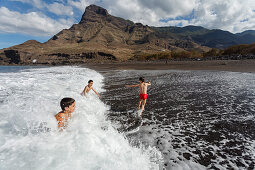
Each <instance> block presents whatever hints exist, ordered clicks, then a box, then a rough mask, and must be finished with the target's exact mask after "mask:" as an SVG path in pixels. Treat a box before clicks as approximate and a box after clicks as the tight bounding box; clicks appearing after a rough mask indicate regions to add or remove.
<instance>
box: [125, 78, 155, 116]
mask: <svg viewBox="0 0 255 170" xmlns="http://www.w3.org/2000/svg"><path fill="white" fill-rule="evenodd" d="M139 82H140V84H135V85H126V87H139V88H140V96H139V104H138V110H140V107H141V104H142V108H141V110H140V113H139V115H140V116H141V117H142V113H143V110H144V107H145V104H146V100H147V88H148V86H150V85H151V82H148V83H145V80H144V78H143V77H140V78H139Z"/></svg>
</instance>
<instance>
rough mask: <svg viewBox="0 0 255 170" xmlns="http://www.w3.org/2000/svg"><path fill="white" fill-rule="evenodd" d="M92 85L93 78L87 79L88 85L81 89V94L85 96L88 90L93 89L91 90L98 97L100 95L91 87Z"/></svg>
mask: <svg viewBox="0 0 255 170" xmlns="http://www.w3.org/2000/svg"><path fill="white" fill-rule="evenodd" d="M92 86H93V80H89V81H88V85H87V86H86V87H85V88H84V90H83V92H82V95H84V96H87V94H88V92H89V91H90V90H93V91H94V92H95V93H96V95H97V96H98V97H99V98H101V96H100V95H99V94H98V93H97V91H96V90H95V89H93V87H92Z"/></svg>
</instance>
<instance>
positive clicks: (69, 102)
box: [60, 97, 75, 111]
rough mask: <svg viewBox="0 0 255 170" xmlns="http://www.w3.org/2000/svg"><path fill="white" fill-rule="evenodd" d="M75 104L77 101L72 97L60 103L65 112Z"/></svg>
mask: <svg viewBox="0 0 255 170" xmlns="http://www.w3.org/2000/svg"><path fill="white" fill-rule="evenodd" d="M74 102H75V100H74V99H73V98H70V97H66V98H63V99H62V100H61V102H60V107H61V109H62V110H63V111H64V110H65V108H66V107H69V106H71V105H72V104H73V103H74Z"/></svg>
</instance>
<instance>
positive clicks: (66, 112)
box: [55, 98, 75, 131]
mask: <svg viewBox="0 0 255 170" xmlns="http://www.w3.org/2000/svg"><path fill="white" fill-rule="evenodd" d="M60 107H61V109H62V111H61V112H59V113H58V114H56V115H55V117H56V119H57V121H58V128H59V129H60V130H61V131H62V130H63V129H65V127H66V125H67V123H68V120H69V119H71V113H73V112H74V110H75V100H74V99H72V98H63V99H62V100H61V102H60Z"/></svg>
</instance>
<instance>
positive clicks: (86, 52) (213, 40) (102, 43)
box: [0, 5, 255, 65]
mask: <svg viewBox="0 0 255 170" xmlns="http://www.w3.org/2000/svg"><path fill="white" fill-rule="evenodd" d="M247 35H249V34H244V35H241V34H240V35H239V34H237V35H235V34H232V33H230V32H227V31H222V30H209V29H206V28H203V27H200V26H186V27H150V26H148V25H143V24H141V23H134V22H132V21H130V20H125V19H123V18H119V17H115V16H112V15H110V14H109V13H108V11H107V10H106V9H104V8H102V7H99V6H96V5H90V6H88V7H87V8H86V10H85V12H84V14H83V15H82V17H81V20H80V22H79V23H77V24H73V25H72V26H71V27H70V28H69V29H64V30H62V31H60V32H59V33H57V34H56V35H54V36H52V37H51V38H50V39H49V40H48V41H47V42H45V43H40V42H37V41H34V40H30V41H26V42H25V43H23V44H20V45H16V46H12V47H9V48H6V49H2V50H0V63H1V64H6V63H7V64H11V63H14V64H31V63H34V62H35V61H36V63H38V64H53V65H54V64H75V63H78V64H79V63H86V62H91V61H93V62H94V61H96V62H101V61H106V60H108V61H110V62H112V61H115V60H118V61H126V60H128V59H130V58H134V57H135V56H137V55H140V54H145V53H159V52H162V51H164V52H171V51H197V52H206V51H209V50H210V48H225V47H228V46H231V45H238V42H241V43H246V42H255V38H254V40H253V37H252V36H249V39H248V40H246V39H247ZM243 37H246V38H243Z"/></svg>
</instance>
